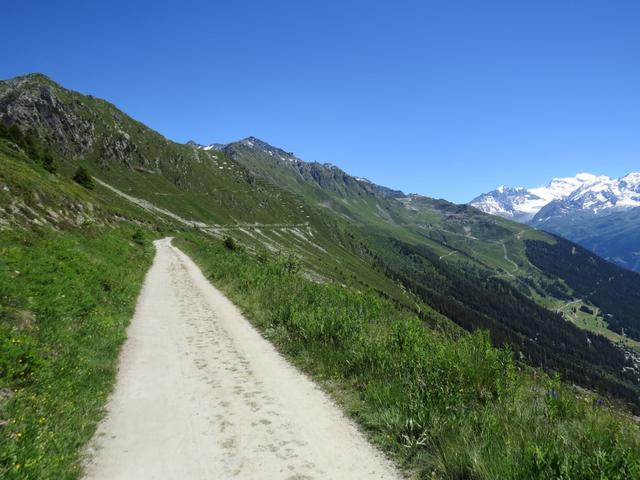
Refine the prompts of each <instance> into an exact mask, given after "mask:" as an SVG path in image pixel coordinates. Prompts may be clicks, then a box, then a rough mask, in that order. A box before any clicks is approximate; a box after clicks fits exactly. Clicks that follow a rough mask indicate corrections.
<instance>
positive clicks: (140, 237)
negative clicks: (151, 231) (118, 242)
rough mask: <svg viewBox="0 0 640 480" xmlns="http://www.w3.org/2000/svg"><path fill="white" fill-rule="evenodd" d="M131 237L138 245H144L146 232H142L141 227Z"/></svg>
mask: <svg viewBox="0 0 640 480" xmlns="http://www.w3.org/2000/svg"><path fill="white" fill-rule="evenodd" d="M131 239H132V240H133V241H134V242H135V243H137V244H138V245H144V243H145V241H144V233H142V230H140V229H138V230H136V231H135V232H134V233H133V235H131Z"/></svg>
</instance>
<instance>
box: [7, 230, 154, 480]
mask: <svg viewBox="0 0 640 480" xmlns="http://www.w3.org/2000/svg"><path fill="white" fill-rule="evenodd" d="M138 232H139V230H135V229H133V228H132V227H119V228H113V229H111V228H104V229H95V230H92V229H90V228H88V229H86V230H83V231H82V232H79V231H77V232H69V231H67V232H61V231H54V230H51V229H41V230H34V231H31V230H15V231H9V230H5V231H0V394H1V395H0V421H1V422H2V426H0V478H3V479H18V478H20V479H56V480H60V479H74V478H77V477H78V476H79V474H80V453H81V449H82V447H83V446H84V445H85V443H86V442H87V441H88V440H89V438H90V437H91V435H92V434H93V432H94V430H95V426H96V424H97V422H98V420H99V418H100V416H101V414H102V408H103V406H104V403H105V401H106V399H107V396H108V394H109V392H110V390H111V388H112V385H113V381H114V378H115V372H116V361H117V356H118V352H119V349H120V345H121V344H122V341H123V339H124V334H125V326H126V325H127V323H128V321H129V319H130V318H131V315H132V313H133V307H134V305H135V299H136V297H137V295H138V291H139V288H140V286H141V284H142V279H143V276H144V273H145V272H146V270H147V268H148V266H149V265H150V261H151V258H152V253H153V250H152V248H151V244H150V242H148V241H147V242H143V241H142V236H141V234H140V233H138Z"/></svg>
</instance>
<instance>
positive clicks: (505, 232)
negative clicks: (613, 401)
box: [216, 138, 637, 398]
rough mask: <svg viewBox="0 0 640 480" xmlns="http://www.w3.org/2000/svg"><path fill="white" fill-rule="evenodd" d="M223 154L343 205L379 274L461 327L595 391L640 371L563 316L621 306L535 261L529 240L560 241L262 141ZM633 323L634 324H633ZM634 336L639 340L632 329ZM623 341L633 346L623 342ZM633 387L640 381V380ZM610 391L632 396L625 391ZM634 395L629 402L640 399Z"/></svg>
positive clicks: (290, 187) (288, 186) (283, 183)
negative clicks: (578, 304)
mask: <svg viewBox="0 0 640 480" xmlns="http://www.w3.org/2000/svg"><path fill="white" fill-rule="evenodd" d="M216 148H217V149H219V150H221V151H225V152H229V154H230V155H233V158H235V159H236V160H237V161H238V162H239V163H241V164H243V165H244V166H245V167H246V168H247V169H249V170H250V171H251V172H252V173H254V174H256V175H257V176H264V178H268V179H269V180H270V181H272V182H275V183H277V184H278V185H279V186H280V187H282V188H284V189H288V190H289V191H291V192H292V193H296V194H298V195H301V196H304V197H305V198H308V199H312V200H314V201H316V202H318V203H319V204H320V206H321V207H322V204H321V203H320V202H321V201H324V202H327V203H328V204H329V205H339V215H340V217H344V218H346V219H348V220H349V222H350V225H351V227H352V229H353V231H354V232H359V234H360V235H359V236H360V238H362V239H363V243H364V244H365V245H366V249H364V250H363V253H364V254H365V255H367V256H368V257H369V258H370V259H371V261H372V263H373V264H374V265H376V266H377V268H378V269H380V271H383V272H384V273H385V274H386V275H387V276H388V277H391V278H394V279H396V280H397V281H399V282H401V283H402V284H403V285H404V286H405V288H407V290H409V291H411V292H413V293H414V294H416V295H417V296H418V297H419V298H420V299H421V300H423V301H425V302H426V303H427V304H428V305H430V306H432V307H434V308H435V309H436V310H438V311H439V312H440V313H442V314H444V315H446V316H448V317H449V318H451V319H453V320H454V321H456V322H457V323H458V324H459V325H461V326H463V327H465V328H467V329H476V328H488V329H489V330H490V331H491V333H492V337H493V339H494V341H495V342H497V343H508V344H510V345H511V346H512V347H513V348H515V349H516V350H518V351H520V352H522V355H523V357H524V358H528V359H529V361H530V362H531V363H533V364H544V365H547V366H552V367H554V368H559V369H561V370H563V371H565V372H568V373H569V375H571V377H572V378H573V379H574V380H576V381H579V382H581V383H583V384H584V383H589V382H590V380H589V379H588V378H587V377H588V376H587V375H584V372H586V371H589V372H591V373H590V374H593V372H596V371H599V372H601V373H600V374H598V375H602V377H601V378H605V377H609V374H607V373H605V371H606V370H607V369H608V368H609V367H610V366H611V365H616V366H615V367H614V368H613V370H612V371H622V370H625V369H627V370H628V368H631V369H633V368H635V367H630V366H631V365H632V364H633V362H632V361H630V359H629V353H628V351H627V352H626V353H625V352H624V351H622V350H620V351H618V352H615V348H614V349H611V348H610V344H609V341H608V340H606V339H604V338H603V337H600V336H597V335H596V336H591V335H587V336H585V334H584V333H583V332H581V331H580V329H579V328H577V327H576V326H574V325H572V324H571V323H569V322H565V321H564V320H562V317H561V315H560V314H559V313H558V310H560V307H561V306H562V305H563V304H564V303H566V302H567V301H568V300H570V299H573V298H574V296H576V297H578V296H579V297H580V298H582V297H584V298H585V301H586V302H589V301H590V300H592V301H593V300H595V301H596V303H597V304H598V305H601V308H603V309H605V310H606V308H607V306H609V307H611V306H612V304H611V303H609V304H607V303H606V302H605V303H603V302H602V301H601V300H602V298H601V297H598V298H595V297H589V298H588V297H587V296H586V295H585V292H583V291H580V292H579V293H576V292H575V291H574V290H573V289H572V288H570V287H568V286H567V284H566V283H565V282H564V281H563V280H562V275H558V274H557V272H555V271H552V270H551V269H549V268H548V269H547V270H545V269H543V268H538V267H537V266H535V265H534V264H532V263H531V262H530V260H529V255H531V250H530V249H528V248H527V246H528V242H529V241H537V242H542V243H548V244H550V245H553V244H555V243H556V239H555V238H553V237H551V236H548V235H546V234H543V233H540V232H536V231H535V230H533V229H531V228H528V227H525V226H522V225H518V224H514V223H513V222H509V221H506V220H500V219H498V218H496V217H491V216H487V215H484V214H482V213H480V212H478V211H477V210H476V209H474V208H470V207H466V206H456V205H453V204H450V203H448V202H446V201H442V200H433V199H430V198H428V197H423V196H420V195H410V196H408V195H405V194H403V193H402V192H396V191H390V190H388V189H385V188H383V187H378V186H376V185H373V184H371V183H370V182H363V180H361V179H357V178H356V177H352V176H350V175H348V174H346V173H344V172H342V171H341V170H339V169H336V167H334V166H332V165H328V164H325V165H320V164H306V163H305V162H303V161H301V160H300V159H298V158H296V157H294V156H293V155H291V154H287V153H286V152H284V151H282V150H280V149H277V148H276V147H272V146H270V145H268V144H266V143H265V142H262V141H259V140H257V139H255V138H249V139H245V140H243V141H240V142H237V143H234V144H230V145H228V146H221V145H217V146H216ZM309 171H311V172H314V175H312V176H311V179H309V178H307V177H306V175H305V173H306V172H309ZM336 172H337V173H336ZM363 183H364V186H363V185H362V184H363ZM564 183H565V184H567V183H569V182H564ZM560 188H561V187H560V186H558V189H560ZM562 188H564V187H562ZM332 210H333V209H331V211H332ZM577 261H578V262H579V263H580V262H583V261H584V262H587V261H590V260H589V259H586V258H581V259H579V260H577ZM614 268H615V267H614ZM565 273H567V274H568V272H565ZM590 275H592V278H594V281H596V282H600V281H602V282H603V284H604V282H606V281H608V280H607V279H605V278H604V275H603V274H598V273H596V272H594V271H590ZM629 301H630V302H631V303H634V304H635V303H636V300H633V299H630V300H629ZM607 318H610V317H607ZM627 321H629V322H631V323H635V320H633V319H632V318H627ZM614 328H615V327H614ZM617 330H618V331H620V330H619V329H617ZM627 333H630V334H632V335H634V336H635V334H633V333H632V329H629V331H628V332H627ZM615 338H618V337H615ZM620 341H622V342H623V343H626V344H627V345H634V343H633V342H631V341H628V342H627V341H626V340H625V339H624V338H621V339H620ZM593 342H596V343H597V344H598V346H597V347H596V348H595V349H594V350H597V351H598V352H599V354H598V355H597V357H598V358H597V359H596V358H595V356H594V355H593V353H594V350H590V348H591V347H590V346H591V345H593ZM633 355H634V354H632V356H633ZM606 365H609V366H606ZM603 369H604V370H603ZM627 370H625V371H627ZM629 378H631V377H629ZM627 380H629V379H627ZM627 380H625V381H627ZM629 381H632V382H635V381H637V375H636V376H635V377H633V380H629ZM598 382H599V381H598ZM598 382H596V383H598ZM604 383H609V380H605V381H604ZM605 388H611V389H612V391H616V392H617V394H619V395H623V396H626V395H627V394H624V393H622V391H623V390H625V388H626V387H623V386H622V384H616V386H614V385H613V384H611V385H610V386H609V387H605ZM629 394H630V397H628V398H632V397H634V396H635V395H636V394H635V393H630V392H629Z"/></svg>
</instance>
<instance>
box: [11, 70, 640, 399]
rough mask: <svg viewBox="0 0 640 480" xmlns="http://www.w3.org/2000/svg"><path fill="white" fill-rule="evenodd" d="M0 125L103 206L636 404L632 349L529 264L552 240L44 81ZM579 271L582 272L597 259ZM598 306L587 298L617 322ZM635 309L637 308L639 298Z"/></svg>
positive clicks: (571, 292)
mask: <svg viewBox="0 0 640 480" xmlns="http://www.w3.org/2000/svg"><path fill="white" fill-rule="evenodd" d="M0 119H2V121H3V122H4V123H5V124H6V126H8V127H15V126H17V127H18V128H19V129H21V131H23V132H25V133H26V134H30V136H31V137H33V138H35V139H36V140H35V142H36V143H38V144H39V145H42V146H43V148H49V149H50V150H51V151H52V152H53V154H54V155H55V157H56V161H57V162H59V164H60V166H61V170H62V171H63V172H65V173H67V174H68V173H71V172H72V171H74V170H75V168H76V167H77V166H78V165H83V166H85V167H87V168H88V169H89V171H90V172H91V174H92V175H94V176H95V177H96V179H97V180H100V181H101V182H104V183H105V184H106V185H108V186H106V187H103V186H101V185H102V183H99V187H98V189H99V191H100V192H101V194H103V195H110V196H111V197H113V196H114V195H115V194H116V192H121V194H122V195H121V196H120V198H119V201H120V202H123V201H125V200H126V201H133V202H134V203H135V204H136V205H143V206H144V205H146V206H147V207H151V206H153V207H154V208H148V209H147V212H148V213H149V214H152V213H153V212H155V213H153V214H154V215H155V214H158V215H162V213H161V212H162V211H163V210H164V211H168V212H171V214H172V215H173V217H171V216H169V218H173V220H175V219H176V218H175V217H176V216H177V217H179V218H180V219H184V220H186V221H187V223H186V225H188V226H189V227H193V226H195V227H198V228H199V229H201V230H204V231H206V232H208V233H210V234H211V235H214V236H218V237H224V236H231V237H233V238H235V239H236V240H239V241H240V243H241V244H242V245H245V246H246V247H247V248H248V249H250V250H251V251H252V252H255V253H256V254H258V255H260V254H261V252H264V251H268V252H271V253H276V252H278V251H285V252H293V253H294V254H295V255H296V256H298V257H299V258H300V259H301V261H302V262H303V265H304V267H305V271H306V273H307V275H308V276H309V278H313V279H315V280H316V281H321V282H325V281H327V282H337V283H339V284H345V285H349V286H353V287H356V288H361V289H364V290H374V291H376V292H378V293H379V294H381V295H383V296H386V297H389V298H391V299H393V300H394V301H395V302H397V303H398V304H399V305H402V306H404V307H405V308H410V309H412V310H414V311H416V312H419V313H420V315H422V318H423V320H425V321H426V322H428V323H431V324H442V325H445V324H446V323H447V320H446V318H445V317H448V318H449V319H451V320H453V321H454V322H456V323H457V324H458V325H460V326H463V327H464V328H467V329H470V330H474V329H478V328H487V329H489V330H490V332H491V335H492V338H493V340H494V342H495V343H497V344H503V343H508V344H509V345H511V347H512V348H513V349H514V350H515V351H516V352H517V353H518V355H519V356H520V357H521V358H523V359H528V361H529V362H530V363H531V364H533V365H544V366H546V367H549V368H554V369H558V370H560V371H562V372H563V373H565V374H566V375H567V376H568V378H571V379H573V380H574V381H577V382H580V383H581V384H583V385H586V386H591V387H597V388H600V389H601V390H602V391H603V392H608V393H613V394H615V395H617V396H619V397H621V398H625V399H626V400H628V401H630V402H632V403H635V402H639V400H638V391H639V390H638V372H637V370H636V366H635V364H634V357H633V354H632V353H630V351H629V350H628V347H627V346H625V345H630V344H629V342H628V339H627V338H626V337H620V342H621V345H622V346H620V347H618V346H616V345H613V344H612V343H611V342H610V341H609V340H608V339H606V338H604V337H602V336H599V335H597V334H592V333H586V332H585V331H584V330H582V329H580V328H578V327H576V326H575V325H573V324H572V323H570V322H568V321H566V320H565V319H564V318H563V316H562V315H561V314H560V313H558V310H560V306H562V305H564V304H565V303H567V302H568V301H573V300H574V298H577V299H580V298H581V297H582V296H584V292H581V291H579V290H575V289H573V288H572V287H571V286H570V285H568V282H566V281H565V280H564V279H563V277H562V275H563V274H562V273H558V272H556V271H554V270H553V269H551V268H549V267H548V266H545V265H546V264H545V265H543V267H542V268H539V267H537V266H535V265H534V264H533V263H532V262H531V260H530V255H531V252H530V250H529V249H528V248H527V241H529V240H533V241H539V242H543V243H545V244H549V245H555V244H556V243H557V240H556V239H555V238H554V237H552V236H550V235H547V234H544V233H542V232H538V231H535V230H533V229H531V228H528V227H526V226H523V225H521V224H517V223H514V222H510V221H508V220H504V219H500V218H497V217H494V216H490V215H486V214H483V213H481V212H480V211H478V210H477V209H475V208H472V207H469V206H460V205H453V204H451V203H448V202H446V201H443V200H434V199H430V198H428V197H424V196H420V195H405V194H403V193H402V192H399V191H395V190H391V189H388V188H385V187H381V186H377V185H375V184H372V183H371V182H368V181H366V180H364V179H362V178H357V177H353V176H351V175H348V174H347V173H345V172H343V171H342V170H340V169H339V168H337V167H334V166H332V165H327V164H317V163H306V162H303V161H302V160H299V159H297V158H296V157H295V156H293V155H291V154H287V153H286V152H284V151H283V150H281V149H277V148H275V147H271V146H269V145H268V144H266V143H264V142H260V141H258V140H257V139H253V138H249V139H246V140H243V141H240V142H236V143H233V144H230V145H226V146H221V145H215V146H213V147H211V148H208V147H199V146H197V145H193V144H189V145H179V144H176V143H173V142H170V141H169V140H166V139H164V138H163V137H162V136H160V135H159V134H158V133H156V132H153V131H152V130H150V129H148V128H146V127H145V126H143V125H141V124H140V123H138V122H136V121H134V120H132V119H130V118H129V117H127V116H126V115H125V114H124V113H122V112H120V111H118V110H117V109H116V108H115V107H114V106H112V105H110V104H108V103H107V102H104V101H102V100H97V99H95V98H93V97H87V96H82V95H80V94H77V93H75V92H70V91H68V90H65V89H63V88H62V87H60V86H58V85H56V84H55V83H53V82H52V81H50V80H49V79H47V78H45V77H43V76H40V75H31V76H27V77H20V78H17V79H13V80H9V81H5V82H1V83H0ZM194 222H197V223H194ZM232 244H233V242H230V245H232ZM553 252H554V251H553V250H552V254H553ZM576 261H577V262H578V268H582V263H580V262H589V261H590V260H589V258H586V257H579V258H578V259H577V260H576ZM584 271H587V272H589V275H590V276H591V280H592V281H593V282H594V283H595V284H604V283H605V282H607V281H608V277H606V276H605V275H604V274H602V273H599V272H597V271H593V270H592V269H586V265H585V269H584ZM601 300H602V299H601V297H599V296H597V295H596V296H589V297H585V302H591V303H590V304H591V305H592V306H594V307H597V308H599V309H600V310H602V311H603V314H608V313H609V312H607V308H608V307H607V305H608V304H607V303H606V302H602V301H601ZM629 308H632V309H633V308H640V303H639V302H638V301H636V299H635V298H631V299H629ZM603 318H605V319H606V318H609V317H606V316H605V317H603ZM626 321H627V322H628V323H629V325H631V323H632V322H633V320H632V319H627V320H626ZM447 328H448V327H447ZM628 330H629V331H628V333H629V335H632V334H633V332H634V331H635V329H631V328H629V329H628ZM625 332H626V330H625Z"/></svg>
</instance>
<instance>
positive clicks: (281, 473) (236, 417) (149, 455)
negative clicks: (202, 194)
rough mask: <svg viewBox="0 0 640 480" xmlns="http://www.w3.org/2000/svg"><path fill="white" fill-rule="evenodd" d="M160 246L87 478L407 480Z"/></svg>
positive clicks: (90, 451) (166, 244) (176, 254)
mask: <svg viewBox="0 0 640 480" xmlns="http://www.w3.org/2000/svg"><path fill="white" fill-rule="evenodd" d="M155 245H156V249H157V253H156V257H155V259H154V262H153V265H152V267H151V269H150V270H149V272H148V273H147V276H146V278H145V282H144V285H143V288H142V292H141V294H140V297H139V299H138V303H137V306H136V312H135V315H134V317H133V320H132V322H131V324H130V326H129V327H128V330H127V340H126V342H125V344H124V346H123V349H122V352H121V354H120V363H119V371H118V377H117V381H116V385H115V388H114V392H113V394H112V395H111V397H110V399H109V402H108V404H107V415H106V417H105V418H104V419H103V421H102V422H101V423H100V425H99V426H98V430H97V432H96V434H95V435H94V437H93V439H92V440H91V442H90V443H89V445H88V447H87V451H86V455H87V459H86V461H85V471H86V473H85V478H86V479H109V480H116V479H132V480H133V479H135V480H144V479H190V480H199V479H234V478H237V479H273V480H277V479H287V480H294V479H309V480H311V479H363V480H366V479H400V478H402V476H401V475H400V474H399V473H398V472H397V471H396V470H395V468H394V467H393V466H392V465H391V464H390V463H389V462H388V461H387V460H386V459H385V458H384V457H383V455H382V454H381V453H379V452H378V451H377V450H376V449H375V448H373V447H372V446H371V445H370V444H369V443H368V442H367V440H366V439H365V437H364V436H363V435H362V434H361V433H360V432H359V431H358V429H357V428H356V427H355V426H354V425H353V423H352V422H351V421H350V420H348V419H347V418H346V417H345V416H344V415H343V413H342V412H341V411H340V410H339V409H338V407H337V406H336V405H335V404H334V403H333V402H332V401H331V400H330V399H329V397H328V396H327V395H326V394H325V393H324V392H322V391H321V390H320V389H319V388H318V387H317V386H315V385H314V384H313V383H312V382H311V381H310V380H309V379H308V378H307V377H306V376H304V375H303V374H301V373H300V372H298V371H297V370H296V369H295V368H294V367H292V366H291V365H290V364H289V363H287V362H286V361H285V360H284V359H283V358H282V357H281V356H280V355H279V354H278V353H277V352H276V350H275V349H274V347H273V346H272V345H271V344H270V343H269V342H268V341H266V340H265V339H264V338H263V337H262V336H260V334H259V333H258V332H257V331H256V330H255V329H254V328H253V326H251V324H250V323H249V322H248V321H247V320H246V319H245V318H244V317H243V316H242V314H241V313H240V311H239V310H238V309H237V308H236V307H235V306H234V305H233V304H232V303H231V302H230V301H229V300H228V299H227V298H226V297H225V296H224V295H223V294H222V293H221V292H220V291H219V290H217V289H216V288H215V287H213V286H212V285H211V284H210V283H209V282H208V281H207V279H206V278H205V277H204V276H203V274H202V273H201V271H200V270H199V269H198V267H197V266H196V265H195V264H194V263H193V261H192V260H191V259H190V258H189V257H188V256H186V255H185V254H184V253H182V252H181V251H180V250H178V249H177V248H175V247H173V246H172V245H171V239H170V238H167V239H163V240H158V241H156V242H155Z"/></svg>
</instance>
